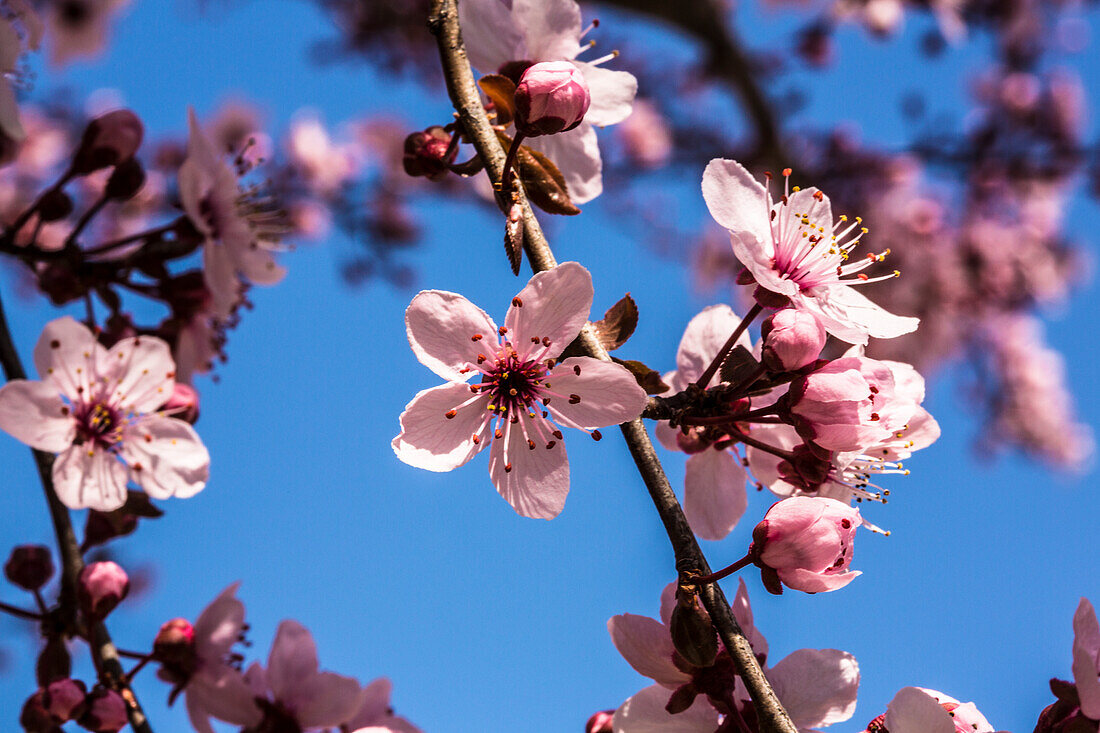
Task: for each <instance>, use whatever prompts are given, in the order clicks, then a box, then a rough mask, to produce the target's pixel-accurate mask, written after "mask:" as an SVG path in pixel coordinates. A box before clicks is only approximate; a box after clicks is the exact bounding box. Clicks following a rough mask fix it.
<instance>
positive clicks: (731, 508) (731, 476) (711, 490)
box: [684, 448, 749, 540]
mask: <svg viewBox="0 0 1100 733" xmlns="http://www.w3.org/2000/svg"><path fill="white" fill-rule="evenodd" d="M747 478H748V475H747V474H746V473H745V467H744V466H742V465H741V461H740V460H738V459H737V458H735V457H734V456H732V455H731V454H730V453H728V452H727V451H724V450H715V449H713V448H708V449H707V450H705V451H703V452H702V453H696V454H695V455H693V456H692V457H691V458H688V461H687V467H686V471H685V474H684V514H685V515H686V516H687V519H688V524H690V525H691V529H692V530H693V531H694V532H695V534H697V535H698V536H699V537H702V538H703V539H705V540H721V539H725V538H726V535H728V534H729V533H730V532H731V531H732V530H733V528H734V527H736V526H737V522H738V520H740V519H741V515H743V514H744V513H745V508H746V507H747V506H748V504H749V498H748V494H746V492H745V481H746V479H747Z"/></svg>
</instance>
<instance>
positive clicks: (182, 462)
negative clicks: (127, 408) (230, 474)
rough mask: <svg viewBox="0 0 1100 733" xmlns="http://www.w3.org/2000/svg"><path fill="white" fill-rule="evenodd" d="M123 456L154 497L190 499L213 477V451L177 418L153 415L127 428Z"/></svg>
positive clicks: (147, 491) (134, 474)
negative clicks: (211, 467)
mask: <svg viewBox="0 0 1100 733" xmlns="http://www.w3.org/2000/svg"><path fill="white" fill-rule="evenodd" d="M122 457H123V460H125V461H126V464H127V465H128V466H129V467H130V471H131V476H132V477H133V479H134V481H135V482H137V483H138V484H140V485H141V488H143V489H145V491H146V493H148V494H149V496H152V497H153V498H154V499H167V498H168V497H170V496H175V497H177V498H180V499H186V498H188V497H190V496H194V495H195V494H197V493H199V492H200V491H202V490H203V488H204V487H205V486H206V482H207V480H208V479H209V478H210V454H209V453H208V452H207V450H206V446H205V445H203V444H202V440H201V439H200V438H199V436H198V434H197V433H196V432H195V430H194V428H192V427H191V426H190V425H188V424H187V423H186V422H184V421H183V420H178V419H176V418H174V417H160V416H151V417H147V418H145V419H144V420H141V421H139V422H137V423H135V424H134V425H132V426H131V427H129V428H127V430H126V431H125V433H124V434H123V439H122Z"/></svg>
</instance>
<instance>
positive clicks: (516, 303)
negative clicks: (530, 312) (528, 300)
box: [512, 295, 523, 308]
mask: <svg viewBox="0 0 1100 733" xmlns="http://www.w3.org/2000/svg"><path fill="white" fill-rule="evenodd" d="M512 305H514V306H515V307H517V308H522V307H523V301H522V300H520V297H519V296H518V295H517V296H516V297H514V298H512Z"/></svg>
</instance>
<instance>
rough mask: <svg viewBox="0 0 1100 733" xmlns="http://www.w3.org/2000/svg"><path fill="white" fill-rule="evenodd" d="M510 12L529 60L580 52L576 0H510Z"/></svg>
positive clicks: (574, 54) (579, 20)
mask: <svg viewBox="0 0 1100 733" xmlns="http://www.w3.org/2000/svg"><path fill="white" fill-rule="evenodd" d="M459 5H461V3H459ZM512 15H513V16H514V17H515V19H516V24H517V25H518V26H519V27H520V29H522V31H523V35H524V39H525V40H526V42H527V53H528V58H529V59H530V60H531V61H558V60H560V59H572V58H573V57H575V56H576V55H577V54H578V53H580V52H581V47H580V43H579V42H578V41H579V40H580V36H581V8H580V6H579V5H577V3H576V1H575V0H512Z"/></svg>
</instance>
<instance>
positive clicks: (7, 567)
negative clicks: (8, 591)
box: [4, 545, 54, 591]
mask: <svg viewBox="0 0 1100 733" xmlns="http://www.w3.org/2000/svg"><path fill="white" fill-rule="evenodd" d="M53 570H54V568H53V558H52V556H51V555H50V548H48V547H46V546H44V545H20V546H19V547H16V548H15V549H13V550H12V551H11V556H10V557H9V558H8V561H7V562H6V563H4V576H5V577H6V578H7V579H8V580H10V581H11V582H12V583H14V584H15V585H17V586H19V587H20V588H22V589H23V590H29V591H35V590H38V589H39V588H41V587H42V586H44V585H45V584H46V583H47V582H48V581H49V579H50V578H52V577H53Z"/></svg>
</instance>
